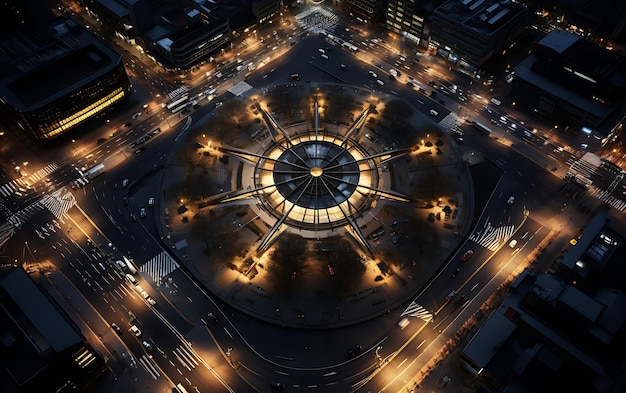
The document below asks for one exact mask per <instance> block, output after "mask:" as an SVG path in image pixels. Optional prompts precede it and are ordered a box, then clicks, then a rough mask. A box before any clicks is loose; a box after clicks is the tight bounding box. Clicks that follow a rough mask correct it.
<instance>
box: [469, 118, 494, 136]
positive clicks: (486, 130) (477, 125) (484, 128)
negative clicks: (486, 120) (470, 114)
mask: <svg viewBox="0 0 626 393" xmlns="http://www.w3.org/2000/svg"><path fill="white" fill-rule="evenodd" d="M472 125H473V126H474V128H476V129H477V130H478V131H480V132H482V133H483V134H487V135H491V128H489V127H487V126H486V125H484V124H482V123H479V122H477V121H476V120H472Z"/></svg>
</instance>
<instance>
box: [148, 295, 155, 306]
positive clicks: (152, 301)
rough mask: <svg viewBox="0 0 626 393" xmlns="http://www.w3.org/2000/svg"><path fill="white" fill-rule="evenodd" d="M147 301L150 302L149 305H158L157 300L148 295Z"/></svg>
mask: <svg viewBox="0 0 626 393" xmlns="http://www.w3.org/2000/svg"><path fill="white" fill-rule="evenodd" d="M146 301H147V302H148V304H149V305H151V306H156V300H154V299H153V298H152V297H150V296H148V297H147V298H146Z"/></svg>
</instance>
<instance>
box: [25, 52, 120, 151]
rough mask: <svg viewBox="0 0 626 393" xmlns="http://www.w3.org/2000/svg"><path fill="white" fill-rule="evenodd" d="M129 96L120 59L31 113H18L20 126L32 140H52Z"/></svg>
mask: <svg viewBox="0 0 626 393" xmlns="http://www.w3.org/2000/svg"><path fill="white" fill-rule="evenodd" d="M129 94H130V81H129V79H128V76H127V75H126V71H125V69H124V66H123V64H122V62H121V60H120V61H119V62H118V64H117V65H116V66H115V68H113V69H112V70H111V71H110V72H108V73H106V74H105V75H103V76H101V77H100V78H97V79H95V80H93V81H91V82H90V83H86V84H84V85H82V86H80V87H79V88H78V89H76V90H74V91H72V92H70V93H69V94H67V95H65V96H62V97H59V98H58V99H55V100H53V101H51V102H50V103H49V104H47V105H45V106H43V107H41V108H39V109H35V110H32V111H29V112H27V111H25V112H18V113H17V116H18V118H19V123H20V125H21V126H22V127H23V128H24V129H25V130H26V131H27V132H28V133H29V134H30V135H31V136H32V137H33V138H35V139H37V140H40V141H45V140H50V139H53V138H55V137H57V136H59V135H61V134H63V133H64V132H66V131H68V130H70V129H72V128H74V127H76V126H77V125H79V124H81V123H83V122H84V121H86V120H88V119H90V118H92V117H94V116H95V115H97V114H99V113H101V112H102V111H104V110H105V109H107V108H109V107H110V106H111V105H113V104H115V103H117V102H119V101H121V100H122V99H123V98H125V97H127V96H128V95H129Z"/></svg>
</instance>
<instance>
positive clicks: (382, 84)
mask: <svg viewBox="0 0 626 393" xmlns="http://www.w3.org/2000/svg"><path fill="white" fill-rule="evenodd" d="M376 83H378V84H379V85H381V86H385V82H383V81H381V80H380V79H376Z"/></svg>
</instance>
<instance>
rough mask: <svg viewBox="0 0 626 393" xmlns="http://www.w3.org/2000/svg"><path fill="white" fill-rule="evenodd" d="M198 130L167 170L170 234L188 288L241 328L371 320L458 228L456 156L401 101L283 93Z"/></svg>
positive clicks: (421, 276)
mask: <svg viewBox="0 0 626 393" xmlns="http://www.w3.org/2000/svg"><path fill="white" fill-rule="evenodd" d="M348 91H349V92H348ZM234 113H237V118H236V119H235V121H233V119H234V115H233V114H234ZM399 119H400V120H399ZM200 123H201V124H200V125H199V126H197V128H196V129H192V130H190V134H189V135H188V136H187V139H186V140H185V141H184V143H183V145H182V146H181V148H180V149H179V150H181V151H185V154H182V153H179V154H175V155H174V159H175V160H176V162H172V163H170V165H169V166H168V169H167V173H166V177H167V178H170V179H179V180H178V181H173V182H172V183H171V185H170V186H169V188H168V189H167V190H165V193H166V195H169V196H170V197H169V200H168V202H167V203H168V204H169V206H170V207H169V211H176V212H177V214H176V215H173V214H171V215H170V217H168V219H169V221H170V222H171V224H170V231H171V232H172V237H173V240H175V241H181V240H184V241H185V242H184V244H185V246H184V247H181V248H180V249H177V252H178V253H179V255H180V256H181V257H182V259H183V260H188V261H192V263H189V264H188V268H189V270H190V271H191V272H192V273H193V274H194V275H195V276H196V278H197V279H198V280H199V281H200V282H202V283H203V285H204V286H205V287H206V288H207V289H208V290H209V291H210V292H212V293H213V294H215V295H217V296H219V297H221V298H222V299H223V300H224V301H226V302H228V303H229V304H230V305H232V306H233V307H235V308H237V309H239V310H240V311H241V312H242V313H244V314H247V315H249V316H252V317H255V318H259V319H263V320H266V321H268V322H272V323H277V324H280V325H283V326H292V327H302V328H330V327H338V326H345V325H350V324H354V323H358V322H360V321H363V320H367V319H370V318H373V317H376V316H378V315H381V314H383V313H385V312H387V311H388V310H389V309H390V308H395V307H398V306H399V305H401V304H402V302H404V301H407V300H408V299H410V298H411V297H412V296H414V294H415V293H416V291H418V290H419V289H420V288H421V286H422V285H423V284H424V283H425V282H426V281H427V279H428V278H429V277H430V276H431V275H432V274H433V273H434V272H435V271H436V270H437V268H438V267H439V266H440V265H441V264H442V263H444V262H445V259H446V258H447V256H448V255H449V253H450V252H451V251H452V250H453V249H454V247H455V246H456V243H457V242H458V240H457V239H458V238H457V237H456V235H455V232H457V231H458V230H459V228H462V227H463V225H464V224H465V220H467V219H468V217H467V215H466V213H465V212H466V210H467V205H466V204H467V200H466V199H465V198H464V192H465V190H466V189H467V182H468V179H467V178H465V177H463V176H459V174H460V173H461V174H462V173H463V171H464V166H463V163H462V161H461V160H460V157H459V156H458V154H457V153H456V152H455V151H454V149H453V146H452V144H451V143H448V140H447V139H446V138H447V136H446V135H445V134H443V133H442V132H441V130H439V129H438V128H437V127H436V126H435V125H433V124H432V123H431V121H430V119H428V118H426V117H425V116H424V115H422V114H421V113H419V112H417V111H415V110H414V109H413V108H412V107H411V106H410V104H408V103H406V102H403V101H401V100H398V99H395V98H391V99H390V98H388V97H377V96H375V95H373V94H371V93H370V92H369V91H365V90H360V89H358V88H357V89H346V88H345V87H344V86H340V85H332V84H329V85H318V86H316V87H315V88H313V87H311V86H308V85H307V84H306V83H302V84H299V85H297V86H294V85H293V84H291V85H286V86H276V87H275V88H274V89H268V90H267V91H266V94H263V95H258V94H256V93H254V94H250V95H249V96H246V97H236V98H233V99H231V100H229V101H227V102H225V103H224V105H223V106H221V107H220V108H218V109H217V111H216V115H215V116H211V117H209V118H208V119H207V120H206V121H205V122H200ZM259 130H261V131H259ZM252 135H254V136H252ZM373 136H376V137H375V138H374V137H373ZM217 141H219V142H217ZM448 146H449V148H448ZM187 153H189V154H187ZM444 179H447V180H446V181H443V180H444ZM453 210H454V211H455V219H454V220H452V219H450V218H449V217H448V216H447V213H445V214H446V218H445V219H436V220H431V219H430V218H431V217H434V216H436V217H439V216H441V215H442V214H444V213H443V212H448V211H453ZM444 224H445V225H444Z"/></svg>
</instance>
